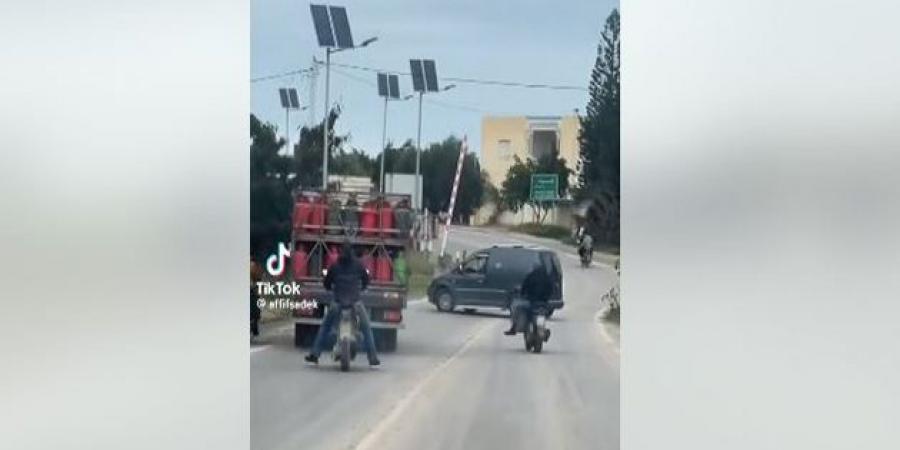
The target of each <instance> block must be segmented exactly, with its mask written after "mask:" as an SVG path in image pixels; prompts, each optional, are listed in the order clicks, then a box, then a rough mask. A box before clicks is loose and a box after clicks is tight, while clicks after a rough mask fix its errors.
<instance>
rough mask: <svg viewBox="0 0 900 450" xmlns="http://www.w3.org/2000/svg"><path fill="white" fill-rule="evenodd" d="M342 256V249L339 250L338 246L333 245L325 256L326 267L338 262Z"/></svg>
mask: <svg viewBox="0 0 900 450" xmlns="http://www.w3.org/2000/svg"><path fill="white" fill-rule="evenodd" d="M340 257H341V251H340V250H338V246H337V245H332V246H331V248H329V249H328V254H327V255H326V256H325V268H326V269H329V268H331V266H332V265H334V264H337V262H338V259H340Z"/></svg>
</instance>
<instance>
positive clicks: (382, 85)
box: [378, 73, 413, 194]
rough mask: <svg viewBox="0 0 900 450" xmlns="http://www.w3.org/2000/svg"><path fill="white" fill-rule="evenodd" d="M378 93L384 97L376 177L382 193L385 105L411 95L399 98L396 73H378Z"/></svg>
mask: <svg viewBox="0 0 900 450" xmlns="http://www.w3.org/2000/svg"><path fill="white" fill-rule="evenodd" d="M378 95H379V96H380V97H384V115H383V121H382V126H381V176H380V177H379V178H378V180H379V181H378V189H379V190H380V191H381V193H382V194H383V193H384V191H385V190H384V165H385V162H384V161H385V159H387V148H386V147H387V105H388V101H390V100H393V101H406V100H409V99H411V98H412V97H413V96H412V95H407V96H405V97H403V98H400V82H399V81H398V77H397V75H389V74H386V73H379V74H378Z"/></svg>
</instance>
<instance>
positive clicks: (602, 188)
mask: <svg viewBox="0 0 900 450" xmlns="http://www.w3.org/2000/svg"><path fill="white" fill-rule="evenodd" d="M619 19H620V17H619V11H618V10H617V9H613V10H612V12H611V13H610V14H609V16H608V17H607V18H606V22H605V24H604V27H603V31H602V32H601V34H600V45H599V46H598V48H597V59H596V61H595V63H594V69H593V71H592V72H591V82H590V87H589V94H590V98H589V100H588V104H587V108H586V111H585V115H584V116H583V117H581V119H580V121H581V131H580V133H579V136H578V141H579V144H580V155H579V156H580V163H581V173H580V174H579V180H578V181H579V186H578V189H577V192H576V194H577V198H579V199H582V200H588V201H590V202H591V204H592V208H591V209H590V211H591V217H589V220H588V227H589V228H590V229H591V230H590V231H592V234H594V235H595V236H599V237H603V238H604V240H606V241H610V242H613V243H616V244H618V242H619V192H620V178H619V173H620V162H619V144H620V133H619V123H620V122H619V117H620V114H619V109H620V95H621V90H620V84H619V67H620V56H619V55H620V38H619V30H620V23H619Z"/></svg>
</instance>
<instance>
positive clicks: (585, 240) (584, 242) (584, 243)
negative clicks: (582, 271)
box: [578, 233, 594, 259]
mask: <svg viewBox="0 0 900 450" xmlns="http://www.w3.org/2000/svg"><path fill="white" fill-rule="evenodd" d="M586 252H587V255H588V256H593V253H594V238H593V237H591V235H590V234H587V233H584V235H583V236H582V237H581V242H579V243H578V256H580V257H581V258H582V259H584V257H585V253H586Z"/></svg>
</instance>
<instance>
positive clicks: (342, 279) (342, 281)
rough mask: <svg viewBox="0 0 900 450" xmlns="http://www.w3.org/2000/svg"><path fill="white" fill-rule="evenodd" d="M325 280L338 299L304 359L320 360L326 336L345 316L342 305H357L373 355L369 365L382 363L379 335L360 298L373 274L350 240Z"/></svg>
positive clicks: (362, 327) (363, 331)
mask: <svg viewBox="0 0 900 450" xmlns="http://www.w3.org/2000/svg"><path fill="white" fill-rule="evenodd" d="M323 284H324V286H325V289H326V290H329V291H331V292H332V293H333V294H334V300H333V302H332V304H331V305H329V307H328V312H327V313H326V314H325V317H324V318H323V319H322V324H321V325H320V326H319V331H318V333H317V334H316V339H315V341H314V342H313V346H312V349H311V350H310V352H309V354H308V355H306V357H305V358H304V359H305V360H306V361H307V362H311V363H316V364H318V363H319V355H320V354H322V347H323V346H324V345H325V338H326V337H327V336H328V335H329V334H330V333H331V329H332V328H333V327H334V325H335V323H337V321H338V319H340V317H341V307H353V308H354V311H355V312H356V317H357V320H358V322H359V328H360V331H361V332H362V335H363V345H364V346H365V348H366V353H367V354H368V356H369V365H370V366H377V365H379V364H381V362H380V361H379V360H378V353H377V352H376V351H375V337H374V336H373V334H372V326H371V324H370V323H369V315H368V313H366V308H365V306H363V305H362V303H361V302H360V295H359V294H360V292H361V291H363V290H365V289H366V287H368V285H369V274H368V273H367V272H366V269H365V268H364V267H363V266H362V264H361V263H360V262H359V260H357V259H356V257H355V256H354V255H353V247H352V246H351V245H350V244H349V243H345V244H344V246H343V248H342V250H341V256H340V258H339V259H338V262H337V264H335V265H333V266H332V267H330V268H329V269H328V274H326V275H325V280H324V281H323Z"/></svg>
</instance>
